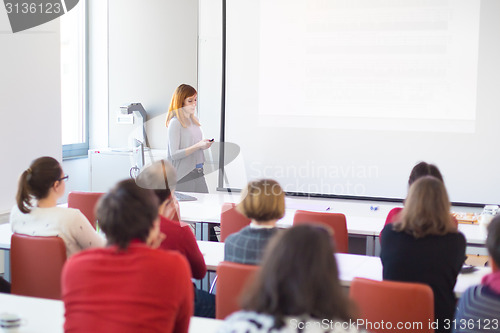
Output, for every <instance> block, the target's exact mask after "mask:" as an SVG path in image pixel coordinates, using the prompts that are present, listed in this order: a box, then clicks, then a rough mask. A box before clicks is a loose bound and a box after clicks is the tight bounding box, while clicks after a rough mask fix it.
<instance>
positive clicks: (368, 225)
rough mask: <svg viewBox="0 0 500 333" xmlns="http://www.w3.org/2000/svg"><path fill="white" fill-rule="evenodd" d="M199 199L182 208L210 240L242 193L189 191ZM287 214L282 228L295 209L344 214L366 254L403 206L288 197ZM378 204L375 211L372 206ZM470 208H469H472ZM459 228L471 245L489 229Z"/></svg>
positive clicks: (200, 233) (479, 241) (482, 240)
mask: <svg viewBox="0 0 500 333" xmlns="http://www.w3.org/2000/svg"><path fill="white" fill-rule="evenodd" d="M189 195H192V196H194V197H196V198H197V199H198V200H197V201H181V202H179V204H180V210H181V217H182V220H183V221H185V222H190V223H199V224H201V225H202V228H201V229H202V230H201V231H199V230H198V228H197V235H196V236H197V239H201V240H207V239H208V223H214V224H220V214H221V207H222V204H223V203H224V202H232V203H237V202H239V201H240V194H239V193H227V192H217V193H212V194H206V193H189ZM285 206H286V207H287V208H286V209H285V216H284V217H283V218H282V219H281V220H279V221H278V223H277V225H278V227H281V228H288V227H290V226H291V225H292V222H293V217H294V215H295V211H296V210H299V209H303V210H310V211H328V212H335V213H342V214H345V216H346V221H347V232H348V233H349V235H350V236H354V237H363V238H365V239H366V254H367V255H377V254H378V252H379V251H378V249H379V240H378V236H379V234H380V231H382V229H383V227H384V224H385V219H386V217H387V214H388V213H389V211H390V210H391V209H392V208H394V207H400V206H401V205H398V204H395V203H386V202H376V203H374V202H370V201H359V200H342V199H326V198H306V197H303V198H301V197H287V198H286V203H285ZM372 207H377V209H376V210H373V209H371V208H372ZM467 209H469V208H464V207H457V208H456V209H455V208H454V210H456V211H460V210H467ZM469 210H470V209H469ZM458 228H459V230H460V231H461V232H462V233H463V234H464V235H465V238H466V239H467V244H468V245H469V246H479V247H484V244H485V242H486V232H485V231H484V229H483V228H480V227H479V226H478V225H467V224H459V226H458Z"/></svg>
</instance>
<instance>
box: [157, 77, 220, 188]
mask: <svg viewBox="0 0 500 333" xmlns="http://www.w3.org/2000/svg"><path fill="white" fill-rule="evenodd" d="M196 101H197V93H196V89H194V88H193V87H191V86H190V85H187V84H181V85H180V86H178V87H177V89H175V91H174V94H173V95H172V101H171V102H170V106H169V108H168V114H167V121H166V126H167V130H168V152H167V157H168V160H169V161H170V162H171V163H172V165H173V166H174V167H175V169H176V170H177V177H178V181H177V186H176V190H177V191H181V192H200V193H208V188H207V183H206V182H205V177H204V174H203V162H205V157H204V155H203V150H205V149H207V148H210V146H211V145H212V142H211V141H210V140H208V139H203V138H202V137H203V136H202V133H201V127H200V126H201V125H200V122H199V121H198V118H196V116H195V112H196Z"/></svg>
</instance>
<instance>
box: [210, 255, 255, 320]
mask: <svg viewBox="0 0 500 333" xmlns="http://www.w3.org/2000/svg"><path fill="white" fill-rule="evenodd" d="M259 267H260V266H256V265H243V264H237V263H234V262H229V261H223V262H221V263H220V264H219V265H218V266H217V279H218V281H217V290H216V296H215V318H216V319H224V318H226V317H227V316H228V315H230V314H231V313H233V312H235V311H238V310H240V305H239V298H240V295H241V293H242V291H243V289H244V287H245V286H246V285H247V283H250V282H251V280H252V279H253V278H254V276H255V273H256V272H257V270H258V269H259Z"/></svg>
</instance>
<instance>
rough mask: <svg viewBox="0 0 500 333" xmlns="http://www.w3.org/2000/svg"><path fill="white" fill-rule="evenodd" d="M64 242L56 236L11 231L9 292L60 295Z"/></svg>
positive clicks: (50, 296) (53, 296)
mask: <svg viewBox="0 0 500 333" xmlns="http://www.w3.org/2000/svg"><path fill="white" fill-rule="evenodd" d="M65 261H66V246H65V245H64V241H63V240H62V239H61V238H60V237H56V236H52V237H40V236H28V235H21V234H12V238H11V246H10V270H11V281H12V285H11V292H12V294H17V295H24V296H33V297H42V298H52V299H61V272H62V268H63V265H64V262H65Z"/></svg>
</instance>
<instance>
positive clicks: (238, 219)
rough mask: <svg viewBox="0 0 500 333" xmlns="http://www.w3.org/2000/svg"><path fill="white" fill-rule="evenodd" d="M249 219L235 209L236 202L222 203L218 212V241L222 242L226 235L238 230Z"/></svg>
mask: <svg viewBox="0 0 500 333" xmlns="http://www.w3.org/2000/svg"><path fill="white" fill-rule="evenodd" d="M250 222H251V220H250V219H249V218H247V217H246V216H244V215H242V214H241V213H240V212H238V211H237V210H236V204H234V203H227V202H226V203H224V204H223V205H222V212H221V214H220V241H221V242H224V241H225V240H226V238H227V236H229V235H231V234H233V233H235V232H238V231H240V230H241V229H243V228H244V227H246V226H247V225H249V224H250Z"/></svg>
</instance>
